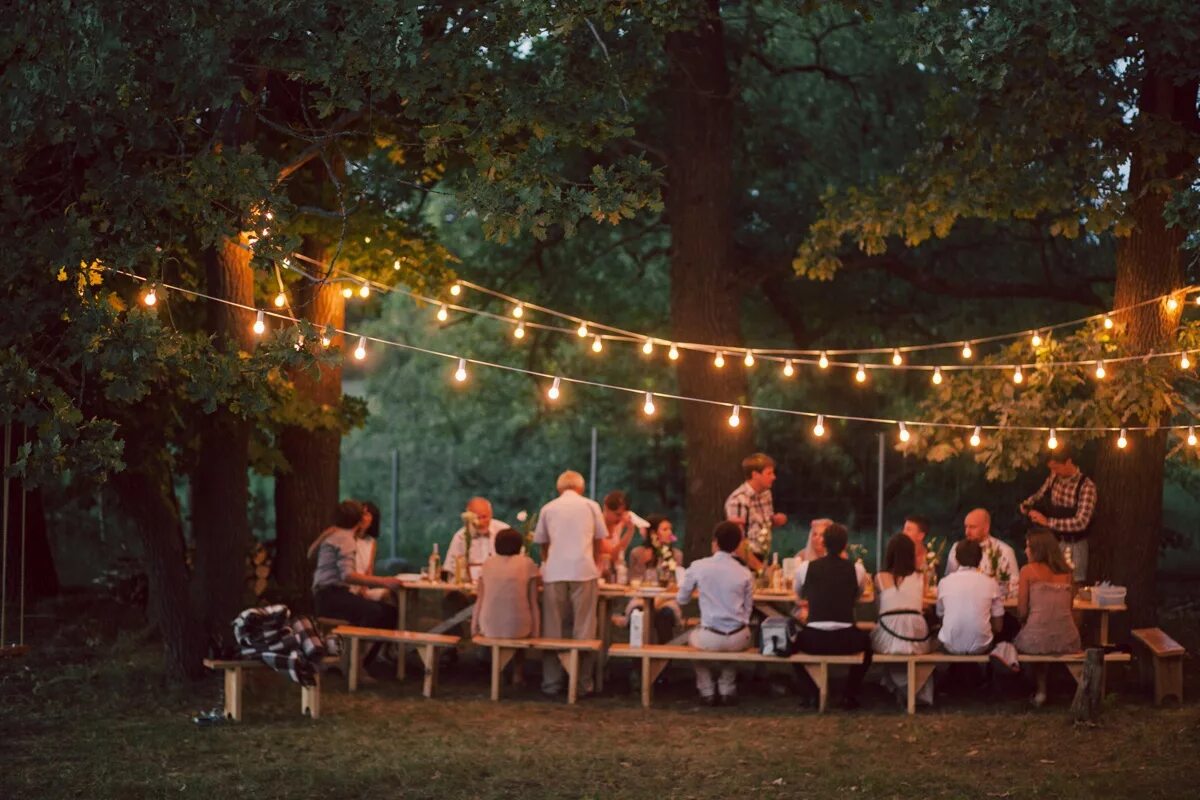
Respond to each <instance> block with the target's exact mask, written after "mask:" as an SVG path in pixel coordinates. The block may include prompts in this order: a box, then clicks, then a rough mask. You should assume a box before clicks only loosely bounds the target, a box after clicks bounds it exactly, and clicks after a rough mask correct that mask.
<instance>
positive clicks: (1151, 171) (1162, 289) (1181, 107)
mask: <svg viewBox="0 0 1200 800" xmlns="http://www.w3.org/2000/svg"><path fill="white" fill-rule="evenodd" d="M1196 94H1197V84H1196V83H1195V82H1192V83H1190V84H1188V85H1184V86H1174V85H1172V84H1171V82H1170V80H1169V79H1167V78H1164V77H1162V76H1161V75H1159V74H1156V73H1155V71H1154V70H1153V69H1150V70H1149V71H1148V74H1147V77H1146V78H1145V79H1144V82H1143V85H1142V90H1141V96H1140V99H1139V103H1138V106H1139V111H1140V112H1141V114H1142V115H1144V116H1152V117H1158V118H1159V121H1160V123H1171V124H1175V125H1179V126H1184V125H1194V124H1195V120H1196ZM1163 156H1164V154H1163V153H1161V152H1141V151H1139V152H1135V153H1133V159H1132V163H1131V167H1130V179H1129V188H1130V192H1131V194H1132V195H1133V196H1134V198H1135V200H1134V204H1133V217H1134V228H1133V232H1132V233H1131V235H1130V236H1129V237H1127V238H1125V239H1122V240H1120V241H1119V242H1118V245H1117V283H1116V288H1115V291H1114V296H1113V305H1114V307H1116V308H1123V307H1128V306H1133V305H1136V304H1138V303H1141V302H1143V301H1145V300H1148V299H1151V298H1154V297H1158V296H1160V295H1163V294H1166V293H1168V292H1170V291H1172V290H1174V289H1178V288H1179V287H1180V286H1182V285H1183V266H1182V256H1181V253H1180V245H1181V244H1182V243H1183V240H1184V231H1183V229H1182V228H1180V227H1178V226H1174V227H1167V223H1166V220H1165V219H1164V217H1163V211H1164V207H1165V204H1166V202H1167V194H1166V191H1165V190H1164V189H1163V188H1162V186H1161V185H1157V186H1156V185H1155V184H1154V182H1155V181H1161V180H1162V179H1164V178H1167V179H1171V178H1176V177H1178V176H1179V175H1180V174H1181V173H1182V172H1183V170H1184V169H1186V168H1187V167H1189V166H1190V164H1191V159H1190V157H1189V156H1188V155H1187V154H1186V153H1167V154H1165V158H1164V157H1163ZM1119 322H1120V323H1122V324H1123V325H1124V332H1123V340H1124V341H1123V346H1124V349H1125V350H1126V352H1129V353H1149V352H1153V351H1156V350H1157V351H1162V350H1164V349H1168V348H1172V347H1173V346H1174V344H1173V343H1174V335H1175V329H1176V326H1177V325H1178V323H1179V312H1178V311H1176V312H1174V313H1172V312H1169V311H1168V310H1167V307H1166V304H1165V303H1149V304H1147V305H1145V306H1141V307H1140V308H1137V309H1134V310H1132V311H1130V312H1127V313H1125V314H1123V318H1122V319H1120V320H1119ZM1166 421H1167V420H1165V419H1163V420H1158V422H1160V423H1162V422H1166ZM1139 422H1146V421H1145V420H1139ZM1166 448H1167V434H1166V433H1165V432H1161V431H1160V432H1159V433H1158V434H1156V435H1154V436H1147V437H1136V438H1135V439H1133V441H1132V442H1131V446H1130V447H1129V448H1128V449H1127V450H1117V449H1116V448H1113V447H1102V448H1101V449H1100V454H1099V457H1098V458H1097V462H1096V475H1095V480H1096V488H1097V492H1098V494H1099V502H1098V505H1097V508H1096V516H1095V521H1094V529H1093V533H1092V536H1091V547H1092V553H1091V554H1089V571H1090V573H1091V574H1090V576H1089V577H1091V578H1092V579H1097V578H1108V579H1111V580H1112V581H1113V582H1114V583H1118V584H1121V585H1124V586H1127V587H1128V589H1129V593H1128V604H1129V614H1128V617H1127V621H1128V622H1129V623H1131V624H1132V625H1134V626H1144V625H1150V624H1153V623H1154V620H1155V609H1156V607H1157V597H1156V581H1155V574H1156V572H1157V567H1158V551H1159V539H1160V535H1161V531H1162V516H1163V515H1162V508H1163V498H1162V491H1163V471H1164V463H1163V462H1164V458H1165V455H1166Z"/></svg>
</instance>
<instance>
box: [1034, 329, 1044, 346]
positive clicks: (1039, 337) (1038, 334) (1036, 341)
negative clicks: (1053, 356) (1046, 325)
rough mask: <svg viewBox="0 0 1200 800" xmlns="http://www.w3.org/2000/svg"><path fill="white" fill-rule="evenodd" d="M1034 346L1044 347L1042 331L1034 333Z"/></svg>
mask: <svg viewBox="0 0 1200 800" xmlns="http://www.w3.org/2000/svg"><path fill="white" fill-rule="evenodd" d="M1033 346H1034V347H1041V346H1042V334H1041V331H1034V332H1033Z"/></svg>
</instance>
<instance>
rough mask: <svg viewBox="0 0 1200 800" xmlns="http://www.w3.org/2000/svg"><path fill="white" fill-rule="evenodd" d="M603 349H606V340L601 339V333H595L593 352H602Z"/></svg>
mask: <svg viewBox="0 0 1200 800" xmlns="http://www.w3.org/2000/svg"><path fill="white" fill-rule="evenodd" d="M603 349H604V342H602V341H601V340H600V334H596V335H595V336H594V337H593V338H592V352H593V353H599V352H600V351H601V350H603Z"/></svg>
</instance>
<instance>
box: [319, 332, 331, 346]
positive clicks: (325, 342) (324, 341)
mask: <svg viewBox="0 0 1200 800" xmlns="http://www.w3.org/2000/svg"><path fill="white" fill-rule="evenodd" d="M329 343H330V338H329V337H328V336H325V335H324V334H322V335H321V347H329Z"/></svg>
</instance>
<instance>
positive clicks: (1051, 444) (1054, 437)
mask: <svg viewBox="0 0 1200 800" xmlns="http://www.w3.org/2000/svg"><path fill="white" fill-rule="evenodd" d="M1046 447H1048V448H1050V449H1051V450H1054V449H1057V448H1058V432H1057V431H1055V430H1054V428H1051V429H1050V438H1048V439H1047V440H1046Z"/></svg>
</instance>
